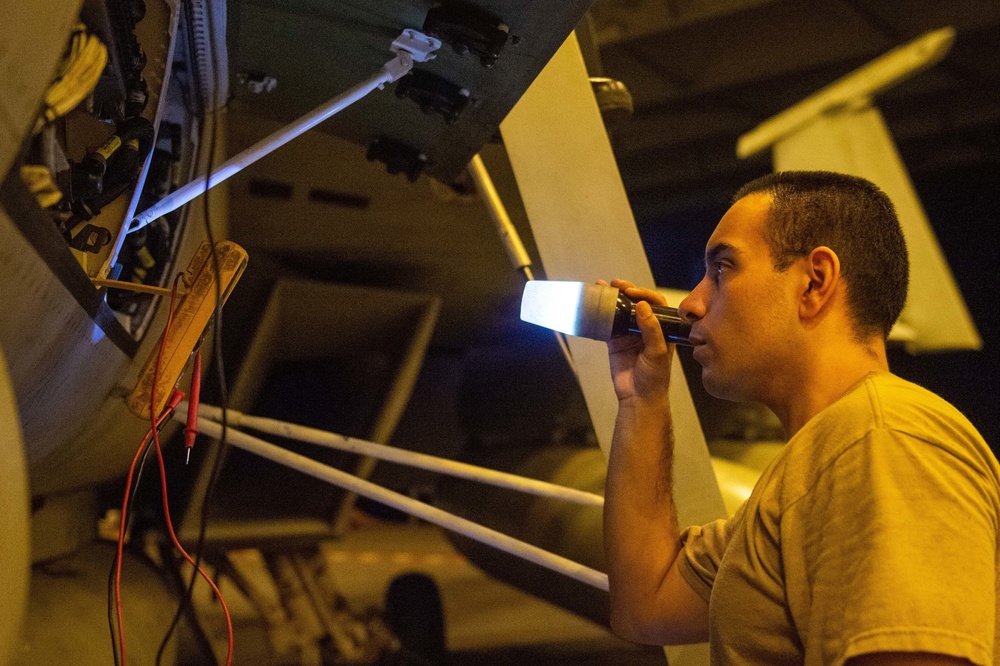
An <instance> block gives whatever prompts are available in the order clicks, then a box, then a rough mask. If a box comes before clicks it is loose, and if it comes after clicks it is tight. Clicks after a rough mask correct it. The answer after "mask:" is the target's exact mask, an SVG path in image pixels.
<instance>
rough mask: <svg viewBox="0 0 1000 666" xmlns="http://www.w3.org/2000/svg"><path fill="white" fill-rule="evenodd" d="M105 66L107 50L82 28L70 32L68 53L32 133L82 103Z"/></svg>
mask: <svg viewBox="0 0 1000 666" xmlns="http://www.w3.org/2000/svg"><path fill="white" fill-rule="evenodd" d="M107 62H108V49H107V47H106V46H105V45H104V44H102V43H101V40H99V39H98V38H97V37H96V36H95V35H91V34H88V33H87V28H86V26H85V25H83V24H82V23H81V24H78V25H77V26H76V27H75V28H74V29H73V35H72V37H71V39H70V46H69V53H68V54H67V56H66V59H65V60H64V61H63V64H62V66H61V67H60V71H59V75H58V76H57V77H56V80H55V81H54V82H53V83H52V85H51V86H49V89H48V91H46V93H45V108H44V110H43V111H42V114H41V116H39V118H38V120H37V121H36V123H35V130H34V131H35V132H36V133H37V132H39V131H41V129H42V128H43V127H44V126H45V125H47V124H48V123H51V122H52V121H53V120H55V119H56V118H59V117H61V116H64V115H66V114H67V113H69V112H70V111H72V110H73V109H75V108H76V107H77V106H78V105H79V104H80V102H82V101H83V100H84V99H85V98H86V97H87V95H89V94H90V91H92V90H93V89H94V87H95V86H96V85H97V82H98V81H100V79H101V74H102V73H103V72H104V67H105V65H107Z"/></svg>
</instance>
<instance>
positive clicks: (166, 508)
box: [115, 273, 233, 666]
mask: <svg viewBox="0 0 1000 666" xmlns="http://www.w3.org/2000/svg"><path fill="white" fill-rule="evenodd" d="M181 277H182V274H181V273H178V274H177V276H176V277H175V278H174V284H173V291H172V293H171V297H170V308H169V310H168V312H167V324H166V327H165V328H164V331H163V337H162V338H161V340H160V349H159V352H158V353H157V357H156V365H155V366H154V367H153V384H152V386H151V388H150V406H151V409H150V430H149V433H147V436H146V437H145V438H143V442H142V444H140V446H139V449H138V450H137V451H136V455H135V457H134V458H133V460H132V464H131V466H130V467H129V472H128V477H127V479H126V493H125V497H124V498H123V500H122V516H123V519H122V520H121V521H120V522H119V525H118V551H117V559H116V565H115V609H116V614H117V618H118V644H119V653H120V655H121V665H122V666H125V663H126V650H125V634H124V628H123V625H122V605H121V562H122V551H123V548H124V541H125V523H126V520H125V515H126V513H127V510H128V502H129V495H130V494H129V492H128V489H129V488H131V487H132V477H133V473H134V472H135V465H136V463H137V462H138V460H139V456H140V454H142V453H143V449H147V445H148V440H149V437H150V436H152V440H153V446H154V447H155V449H156V457H157V461H158V463H159V467H160V487H161V490H162V500H163V517H164V522H165V523H166V526H167V532H168V534H169V535H170V539H171V541H172V542H173V544H174V547H175V548H176V549H177V551H178V552H179V553H180V554H181V555H182V556H183V557H184V559H186V560H187V561H188V563H190V564H191V565H193V566H194V568H195V574H196V575H201V576H202V577H203V578H204V579H205V581H206V582H207V583H208V585H209V586H210V587H211V588H212V591H213V592H214V593H215V595H216V597H217V598H218V600H219V603H220V604H221V605H222V609H223V612H224V614H225V616H226V627H227V632H228V639H229V651H228V657H227V660H226V664H227V666H228V665H229V664H231V663H232V656H233V624H232V618H231V617H230V614H229V607H228V606H227V605H226V601H225V599H224V598H223V597H222V593H221V592H220V591H219V588H218V587H217V586H216V584H215V582H214V581H213V580H212V579H211V578H210V577H209V576H208V574H207V573H205V571H204V570H203V569H202V568H201V567H200V566H199V565H198V563H197V562H195V560H194V558H192V557H191V555H189V554H188V552H187V551H186V550H184V547H183V546H182V545H181V543H180V541H179V540H178V539H177V534H176V533H175V532H174V527H173V521H172V520H171V518H170V503H169V498H168V496H167V474H166V466H165V465H164V462H163V452H162V448H161V446H160V437H159V426H160V425H161V424H162V423H163V422H164V420H165V419H166V418H168V417H169V416H170V415H171V414H172V413H173V411H174V408H175V407H176V406H177V404H178V403H179V402H180V400H181V398H182V397H183V394H182V393H181V392H180V391H174V394H173V396H172V398H171V402H170V405H169V406H168V408H167V410H165V412H164V415H163V416H161V417H160V418H159V419H157V418H156V417H155V416H154V415H153V412H152V405H155V404H156V385H157V383H158V382H159V369H160V364H161V363H162V359H163V350H164V348H165V347H166V340H167V335H168V334H169V332H170V326H171V324H172V323H173V315H174V303H175V300H176V296H177V285H178V282H179V281H180V278H181ZM147 450H148V449H147ZM143 457H144V456H143Z"/></svg>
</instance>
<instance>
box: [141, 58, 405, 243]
mask: <svg viewBox="0 0 1000 666" xmlns="http://www.w3.org/2000/svg"><path fill="white" fill-rule="evenodd" d="M393 80H394V79H393V74H392V73H391V72H389V71H388V70H386V69H382V70H380V71H379V72H378V73H377V74H375V75H374V76H372V77H371V78H369V79H367V80H366V81H363V82H362V83H359V84H358V85H356V86H354V87H353V88H351V89H350V90H348V91H346V92H344V93H342V94H340V95H337V96H336V97H334V98H333V99H331V100H330V101H329V102H327V103H326V104H324V105H323V106H320V107H318V108H316V109H315V110H313V111H312V112H310V113H307V114H306V115H304V116H302V117H301V118H299V119H298V120H296V121H294V122H293V123H291V124H289V125H286V126H285V127H283V128H281V129H280V130H278V131H276V132H274V133H273V134H271V135H270V136H268V137H266V138H264V139H261V140H260V141H258V142H257V143H255V144H254V145H252V146H250V147H249V148H247V149H246V150H244V151H243V152H241V153H239V154H238V155H235V156H233V157H231V158H229V159H228V160H226V161H225V162H223V163H222V164H220V165H219V166H218V167H217V168H216V169H215V170H214V171H212V173H211V175H210V176H209V177H208V186H207V187H206V184H205V180H206V178H205V176H200V177H198V178H195V179H194V180H192V181H191V182H189V183H188V184H187V185H185V186H183V187H181V188H180V189H178V190H175V191H174V192H172V193H170V194H168V195H167V196H165V197H163V198H162V199H160V200H159V201H158V202H157V203H155V204H153V205H152V206H150V207H149V208H147V209H146V210H144V211H143V212H141V213H139V214H138V215H136V216H135V218H134V219H133V220H132V221H131V223H130V224H129V229H128V231H129V233H131V232H133V231H136V230H138V229H141V228H142V227H144V226H146V225H147V224H149V223H150V222H152V221H153V220H156V219H157V218H160V217H163V216H164V215H166V214H167V213H170V212H172V211H174V210H177V209H178V208H180V207H181V206H183V205H184V204H186V203H188V202H189V201H191V200H192V199H194V198H195V197H197V196H198V195H200V194H202V193H204V192H205V190H206V189H211V188H213V187H215V186H216V185H218V184H219V183H221V182H223V181H224V180H226V179H228V178H229V177H231V176H233V175H235V174H237V173H239V172H240V171H242V170H243V169H245V168H246V167H248V166H250V165H251V164H253V163H254V162H256V161H257V160H259V159H260V158H262V157H264V156H265V155H267V154H269V153H271V152H273V151H274V150H276V149H278V148H280V147H281V146H283V145H285V144H286V143H288V142H289V141H291V140H292V139H294V138H295V137H297V136H299V135H300V134H302V133H304V132H307V131H308V130H310V129H312V128H313V127H315V126H316V125H318V124H320V123H321V122H323V121H324V120H326V119H327V118H330V117H331V116H333V115H335V114H336V113H337V112H339V111H341V110H343V109H345V108H346V107H348V106H350V105H351V104H353V103H354V102H356V101H358V100H359V99H361V98H362V97H364V96H365V95H367V94H368V93H370V92H372V91H373V90H375V89H376V88H381V87H382V86H384V85H385V84H387V83H391V82H392V81H393Z"/></svg>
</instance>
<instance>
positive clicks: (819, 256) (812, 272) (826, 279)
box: [799, 245, 840, 319]
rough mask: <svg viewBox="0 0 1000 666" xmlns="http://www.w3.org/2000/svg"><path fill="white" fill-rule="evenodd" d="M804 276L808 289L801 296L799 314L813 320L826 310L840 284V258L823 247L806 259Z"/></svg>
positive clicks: (815, 250)
mask: <svg viewBox="0 0 1000 666" xmlns="http://www.w3.org/2000/svg"><path fill="white" fill-rule="evenodd" d="M804 274H805V278H806V287H805V290H804V291H803V292H802V294H801V300H800V302H799V314H800V315H801V316H802V317H803V318H804V319H812V318H814V317H816V316H817V315H819V314H820V313H821V312H822V311H823V310H824V308H826V306H827V304H828V303H829V302H830V300H831V298H832V297H833V294H834V293H835V292H836V290H837V287H838V285H839V284H840V257H838V256H837V253H836V252H834V251H833V250H831V249H830V248H828V247H826V246H825V245H821V246H820V247H817V248H815V249H814V250H813V251H812V252H810V253H809V255H808V256H807V257H805V259H804Z"/></svg>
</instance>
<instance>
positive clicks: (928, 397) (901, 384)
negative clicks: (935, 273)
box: [785, 372, 1000, 490]
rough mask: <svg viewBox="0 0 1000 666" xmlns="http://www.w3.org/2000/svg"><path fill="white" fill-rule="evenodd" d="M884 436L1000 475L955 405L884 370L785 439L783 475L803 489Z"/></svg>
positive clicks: (975, 431) (992, 475)
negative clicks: (835, 465) (842, 459)
mask: <svg viewBox="0 0 1000 666" xmlns="http://www.w3.org/2000/svg"><path fill="white" fill-rule="evenodd" d="M883 436H889V437H890V438H900V439H906V440H909V441H912V442H915V443H916V444H917V445H918V446H919V448H920V449H921V450H924V449H926V453H927V454H929V455H932V456H937V455H945V456H949V457H956V458H959V459H961V460H963V461H965V463H967V464H969V465H971V466H972V467H974V468H975V469H977V470H978V471H979V472H981V473H984V474H987V475H989V476H991V477H993V478H997V477H998V475H1000V466H998V465H997V461H996V458H995V457H994V456H993V453H992V451H991V450H990V448H989V446H988V445H987V444H986V442H985V441H984V440H983V438H982V436H981V435H980V434H979V432H978V431H977V430H976V428H975V427H974V426H973V425H972V424H971V423H970V422H969V420H968V419H967V418H965V416H964V415H962V413H961V412H960V411H958V409H956V408H955V407H954V406H952V405H951V404H950V403H949V402H948V401H946V400H944V399H943V398H941V397H940V396H938V395H936V394H935V393H933V392H931V391H929V390H927V389H925V388H923V387H921V386H919V385H918V384H915V383H913V382H910V381H907V380H905V379H902V378H901V377H897V376H895V375H893V374H890V373H887V372H886V373H874V374H872V375H869V376H868V377H866V378H865V379H864V380H863V381H861V382H860V383H859V384H858V385H856V386H855V387H854V388H853V389H852V390H851V391H849V392H848V393H847V394H845V395H844V396H843V397H841V399H840V400H838V401H837V402H835V403H834V404H832V405H830V406H829V407H827V408H826V409H825V410H823V412H821V413H820V414H818V415H817V416H816V417H814V418H813V420H812V421H810V422H809V423H808V424H806V426H805V427H804V428H803V429H802V430H800V431H799V433H797V434H796V436H795V437H794V438H793V439H792V440H791V441H790V442H789V445H790V450H789V452H788V454H789V455H788V456H787V461H786V469H785V473H786V474H789V473H790V474H791V475H792V476H793V477H795V478H796V480H797V481H796V482H794V483H793V484H792V485H793V486H795V487H798V488H799V489H800V490H804V489H805V488H807V487H809V486H810V485H811V484H812V483H813V482H814V481H815V479H816V478H817V477H818V475H820V474H822V473H823V472H824V470H826V469H828V468H830V467H831V466H832V465H834V463H835V462H836V461H837V459H838V458H840V457H841V456H843V455H845V454H848V455H849V454H850V452H851V451H852V450H855V451H857V450H859V449H863V448H864V447H865V446H868V445H872V442H873V441H874V440H876V439H882V438H883ZM901 453H902V452H901Z"/></svg>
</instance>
